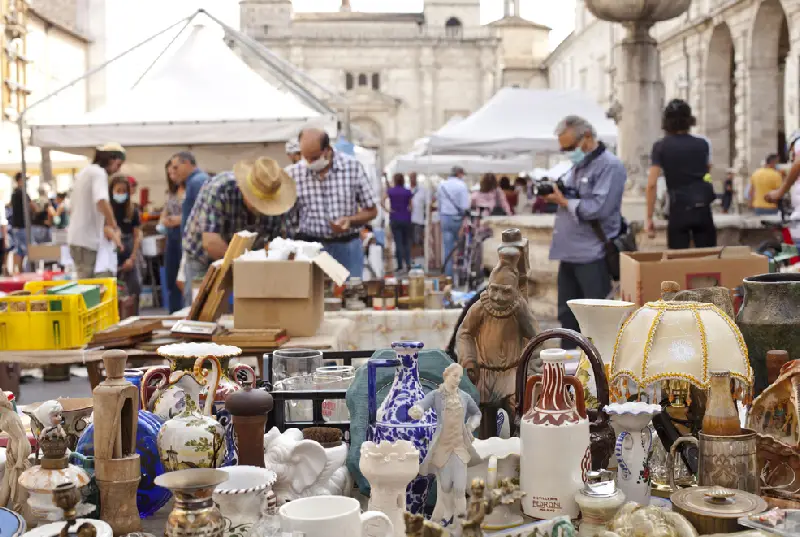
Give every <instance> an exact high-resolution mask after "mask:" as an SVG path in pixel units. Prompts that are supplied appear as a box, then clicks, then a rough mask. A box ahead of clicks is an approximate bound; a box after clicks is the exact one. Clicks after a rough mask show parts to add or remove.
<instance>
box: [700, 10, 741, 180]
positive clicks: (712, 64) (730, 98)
mask: <svg viewBox="0 0 800 537" xmlns="http://www.w3.org/2000/svg"><path fill="white" fill-rule="evenodd" d="M734 58H735V50H734V45H733V36H732V35H731V30H730V28H729V27H728V25H727V24H725V23H722V24H719V25H718V26H716V27H715V28H714V30H713V31H712V33H711V40H710V41H709V43H708V54H707V56H706V68H705V71H706V80H705V87H704V92H703V110H704V113H705V117H704V121H703V124H704V125H705V135H706V138H708V140H709V142H710V143H711V163H712V164H713V166H714V168H713V170H714V176H715V177H716V178H718V179H721V178H722V177H723V175H724V173H725V168H729V167H731V166H733V163H734V160H735V158H736V78H735V61H734Z"/></svg>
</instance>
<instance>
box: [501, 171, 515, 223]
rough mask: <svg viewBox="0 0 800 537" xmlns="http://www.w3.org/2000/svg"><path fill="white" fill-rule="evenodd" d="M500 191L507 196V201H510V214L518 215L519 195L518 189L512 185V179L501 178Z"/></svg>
mask: <svg viewBox="0 0 800 537" xmlns="http://www.w3.org/2000/svg"><path fill="white" fill-rule="evenodd" d="M500 190H502V191H503V194H505V196H506V201H508V207H509V209H511V213H510V214H517V204H518V203H519V193H518V192H517V191H516V189H515V188H514V187H513V186H512V185H511V179H509V178H508V177H501V178H500Z"/></svg>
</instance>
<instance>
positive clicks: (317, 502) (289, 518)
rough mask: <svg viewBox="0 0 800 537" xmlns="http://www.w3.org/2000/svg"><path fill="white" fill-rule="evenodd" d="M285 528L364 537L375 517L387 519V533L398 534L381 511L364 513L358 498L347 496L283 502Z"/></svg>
mask: <svg viewBox="0 0 800 537" xmlns="http://www.w3.org/2000/svg"><path fill="white" fill-rule="evenodd" d="M278 513H279V514H280V517H281V531H283V532H287V533H291V532H294V531H299V532H302V533H303V534H304V535H305V537H333V536H334V535H335V536H340V535H341V536H345V535H346V536H347V537H364V536H366V535H367V525H368V524H369V523H370V522H371V521H373V520H381V521H383V522H384V524H385V527H386V531H385V533H384V535H385V537H392V536H393V535H394V528H393V526H392V522H391V520H389V517H387V516H386V515H385V514H383V513H381V512H378V511H367V512H366V513H364V514H361V504H360V503H358V500H356V499H353V498H348V497H346V496H312V497H310V498H301V499H299V500H293V501H291V502H288V503H285V504H283V506H281V508H280V510H279V511H278Z"/></svg>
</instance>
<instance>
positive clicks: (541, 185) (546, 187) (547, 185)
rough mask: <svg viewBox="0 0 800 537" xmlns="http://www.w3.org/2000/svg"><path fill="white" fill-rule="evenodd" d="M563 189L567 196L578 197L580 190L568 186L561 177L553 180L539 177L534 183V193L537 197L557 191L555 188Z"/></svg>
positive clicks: (562, 191)
mask: <svg viewBox="0 0 800 537" xmlns="http://www.w3.org/2000/svg"><path fill="white" fill-rule="evenodd" d="M554 187H558V189H559V190H560V191H561V193H562V194H564V196H565V197H567V198H578V197H579V196H578V191H577V189H575V188H572V187H568V186H566V185H565V184H564V181H562V180H561V179H560V178H559V179H556V180H555V181H552V180H550V179H539V180H538V181H535V182H534V183H533V195H534V196H536V197H544V196H549V195H550V194H552V193H553V192H555V188H554Z"/></svg>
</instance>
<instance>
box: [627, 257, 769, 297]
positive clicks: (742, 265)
mask: <svg viewBox="0 0 800 537" xmlns="http://www.w3.org/2000/svg"><path fill="white" fill-rule="evenodd" d="M766 272H769V260H768V259H767V258H766V257H765V256H763V255H758V254H755V253H753V251H752V250H751V249H750V248H748V247H747V246H726V247H719V248H694V249H689V250H663V251H656V252H623V253H622V254H621V255H620V294H621V298H622V300H627V301H629V302H634V303H636V304H638V305H640V306H641V305H643V304H644V303H645V302H652V301H654V300H658V299H660V298H661V282H663V281H674V282H678V285H680V286H681V289H698V288H702V287H713V286H719V287H727V288H729V289H734V288H736V287H738V286H740V285H742V280H743V279H744V278H747V277H748V276H755V275H757V274H764V273H766Z"/></svg>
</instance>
